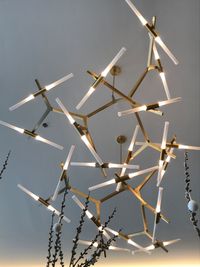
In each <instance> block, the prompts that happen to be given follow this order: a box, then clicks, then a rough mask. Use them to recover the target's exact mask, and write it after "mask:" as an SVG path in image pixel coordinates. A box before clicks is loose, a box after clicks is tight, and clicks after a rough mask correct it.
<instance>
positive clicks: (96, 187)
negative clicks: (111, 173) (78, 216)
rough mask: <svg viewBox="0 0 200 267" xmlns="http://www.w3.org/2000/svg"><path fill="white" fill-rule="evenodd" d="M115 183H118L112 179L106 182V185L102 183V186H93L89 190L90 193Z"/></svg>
mask: <svg viewBox="0 0 200 267" xmlns="http://www.w3.org/2000/svg"><path fill="white" fill-rule="evenodd" d="M115 182H116V181H115V179H111V180H109V181H106V182H104V183H101V184H97V185H94V186H91V187H89V188H88V190H89V191H93V190H96V189H99V188H102V187H105V186H107V185H111V184H114V183H115Z"/></svg>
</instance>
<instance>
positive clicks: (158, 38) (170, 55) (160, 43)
mask: <svg viewBox="0 0 200 267" xmlns="http://www.w3.org/2000/svg"><path fill="white" fill-rule="evenodd" d="M155 41H156V43H158V44H159V45H160V46H161V48H162V49H163V50H164V51H165V53H166V54H167V55H168V56H169V57H170V58H171V60H172V61H173V62H174V64H175V65H178V63H179V62H178V60H177V59H176V57H175V56H174V55H173V54H172V52H171V51H170V50H169V48H168V47H167V46H166V45H165V44H164V42H163V41H162V39H161V38H160V36H157V37H156V38H155Z"/></svg>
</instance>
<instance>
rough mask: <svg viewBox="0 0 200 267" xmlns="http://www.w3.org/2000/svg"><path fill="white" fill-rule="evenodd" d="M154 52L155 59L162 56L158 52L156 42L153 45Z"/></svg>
mask: <svg viewBox="0 0 200 267" xmlns="http://www.w3.org/2000/svg"><path fill="white" fill-rule="evenodd" d="M153 53H154V57H155V60H158V59H160V56H159V54H158V50H157V47H156V44H155V43H154V45H153Z"/></svg>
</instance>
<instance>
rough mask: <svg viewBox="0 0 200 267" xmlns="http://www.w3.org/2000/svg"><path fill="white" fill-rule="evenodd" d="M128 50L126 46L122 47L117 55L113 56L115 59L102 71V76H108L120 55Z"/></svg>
mask: <svg viewBox="0 0 200 267" xmlns="http://www.w3.org/2000/svg"><path fill="white" fill-rule="evenodd" d="M125 52H126V48H125V47H122V48H121V49H120V51H119V52H118V53H117V55H116V56H115V57H114V58H113V60H112V61H111V62H110V63H109V64H108V66H107V67H106V68H105V70H104V71H102V73H101V76H102V77H106V75H107V74H108V72H109V71H110V70H111V69H112V67H113V66H114V65H115V64H116V62H117V61H118V60H119V59H120V57H121V56H122V55H123V54H124V53H125Z"/></svg>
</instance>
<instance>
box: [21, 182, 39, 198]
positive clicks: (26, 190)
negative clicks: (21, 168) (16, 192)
mask: <svg viewBox="0 0 200 267" xmlns="http://www.w3.org/2000/svg"><path fill="white" fill-rule="evenodd" d="M17 186H18V187H19V188H20V189H21V190H22V191H23V192H24V193H26V194H27V195H29V196H30V197H32V198H33V199H34V200H36V201H38V199H39V197H38V196H37V195H35V194H33V193H32V192H31V191H29V190H28V189H26V188H25V187H23V186H22V185H21V184H18V185H17Z"/></svg>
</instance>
